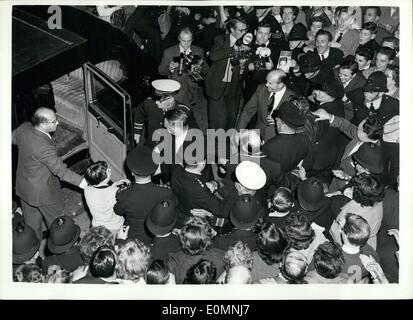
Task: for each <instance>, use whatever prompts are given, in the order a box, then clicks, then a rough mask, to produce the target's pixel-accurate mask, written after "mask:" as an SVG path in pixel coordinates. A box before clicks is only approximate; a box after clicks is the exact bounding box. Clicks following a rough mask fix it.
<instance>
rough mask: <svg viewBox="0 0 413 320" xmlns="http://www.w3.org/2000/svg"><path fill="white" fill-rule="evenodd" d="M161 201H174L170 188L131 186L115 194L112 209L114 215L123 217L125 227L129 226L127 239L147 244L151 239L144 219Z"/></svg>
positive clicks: (145, 185) (151, 184) (154, 185)
mask: <svg viewBox="0 0 413 320" xmlns="http://www.w3.org/2000/svg"><path fill="white" fill-rule="evenodd" d="M163 200H170V201H176V200H175V196H174V195H173V193H172V191H171V189H170V188H168V187H165V186H160V185H156V184H154V183H152V182H150V183H146V184H137V183H134V184H132V185H131V186H130V187H129V188H127V189H125V190H122V191H121V192H119V193H118V194H117V202H116V204H115V206H114V207H113V209H114V211H115V213H116V214H118V215H120V216H124V217H125V223H124V224H125V225H128V226H130V229H129V233H128V239H132V238H138V239H139V240H141V241H143V242H145V243H149V242H150V239H151V237H152V235H151V233H150V232H149V231H148V230H147V229H146V226H145V219H146V216H147V215H148V214H149V213H150V212H151V210H152V208H153V207H154V206H155V205H156V204H157V203H159V202H160V201H163Z"/></svg>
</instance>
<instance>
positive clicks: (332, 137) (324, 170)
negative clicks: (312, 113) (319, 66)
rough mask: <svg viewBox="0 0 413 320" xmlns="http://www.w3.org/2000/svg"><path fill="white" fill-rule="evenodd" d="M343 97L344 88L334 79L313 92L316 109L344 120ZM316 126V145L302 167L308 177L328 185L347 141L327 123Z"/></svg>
mask: <svg viewBox="0 0 413 320" xmlns="http://www.w3.org/2000/svg"><path fill="white" fill-rule="evenodd" d="M343 96H344V88H343V86H342V84H341V83H340V82H339V80H337V79H335V78H334V77H327V78H326V79H324V81H323V82H322V83H321V90H314V92H313V99H314V101H315V102H316V108H317V107H319V108H323V109H326V108H327V109H328V110H329V111H328V113H331V114H334V115H336V116H339V117H343V118H344V104H343V101H342V100H341V99H342V98H343ZM317 124H318V128H317V138H316V144H315V146H314V147H313V148H312V150H311V157H310V159H307V160H308V161H304V164H303V166H304V168H305V169H306V170H308V171H309V176H317V177H318V178H319V179H320V180H321V181H323V182H325V183H328V184H329V183H330V182H331V179H332V176H331V172H330V171H331V169H333V167H335V166H338V163H339V160H340V158H341V156H342V153H343V152H344V148H345V146H346V145H347V143H348V140H347V138H346V137H345V136H344V135H343V134H342V133H341V132H340V130H339V129H337V128H332V127H330V126H329V123H328V122H327V121H319V122H317Z"/></svg>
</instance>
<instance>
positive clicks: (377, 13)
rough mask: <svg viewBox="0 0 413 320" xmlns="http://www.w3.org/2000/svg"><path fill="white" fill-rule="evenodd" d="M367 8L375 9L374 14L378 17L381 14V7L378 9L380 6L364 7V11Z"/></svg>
mask: <svg viewBox="0 0 413 320" xmlns="http://www.w3.org/2000/svg"><path fill="white" fill-rule="evenodd" d="M368 9H373V10H375V11H376V16H378V17H380V16H381V9H380V7H366V11H367V10H368Z"/></svg>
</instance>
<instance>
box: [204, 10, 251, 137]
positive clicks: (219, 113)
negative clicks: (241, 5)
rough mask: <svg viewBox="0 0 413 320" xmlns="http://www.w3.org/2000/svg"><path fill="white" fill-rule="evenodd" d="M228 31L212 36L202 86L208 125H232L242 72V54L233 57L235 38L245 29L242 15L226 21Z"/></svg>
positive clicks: (241, 86)
mask: <svg viewBox="0 0 413 320" xmlns="http://www.w3.org/2000/svg"><path fill="white" fill-rule="evenodd" d="M227 26H228V30H229V32H228V33H226V34H222V35H218V36H217V37H215V39H214V45H213V47H212V49H211V52H210V55H209V58H210V60H211V62H212V65H211V68H210V69H209V72H208V74H207V76H206V78H205V90H206V94H207V96H208V100H209V101H208V103H209V128H213V129H219V128H222V129H229V128H234V127H235V121H236V117H237V114H238V109H239V106H240V102H241V94H242V90H243V84H242V82H243V79H242V76H243V72H244V70H245V68H246V65H245V64H246V61H247V59H246V58H245V59H244V58H240V59H234V53H235V52H236V50H237V49H239V47H241V46H243V45H242V44H241V45H238V44H237V40H239V39H241V38H242V37H243V36H244V34H245V33H246V32H247V30H248V26H247V24H246V22H245V20H244V19H243V18H236V19H232V20H230V21H229V22H228V24H227Z"/></svg>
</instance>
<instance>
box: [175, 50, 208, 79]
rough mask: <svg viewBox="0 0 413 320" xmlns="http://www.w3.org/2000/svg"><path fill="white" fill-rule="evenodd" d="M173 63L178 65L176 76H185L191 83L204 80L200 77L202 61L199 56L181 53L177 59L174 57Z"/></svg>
mask: <svg viewBox="0 0 413 320" xmlns="http://www.w3.org/2000/svg"><path fill="white" fill-rule="evenodd" d="M173 61H174V62H178V63H179V67H178V75H180V76H182V75H183V74H186V75H188V76H189V78H190V79H191V80H192V81H193V82H198V81H202V80H204V77H203V76H202V75H201V65H202V59H201V57H200V56H199V55H197V54H192V53H189V54H184V53H181V54H180V56H179V57H174V58H173Z"/></svg>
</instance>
